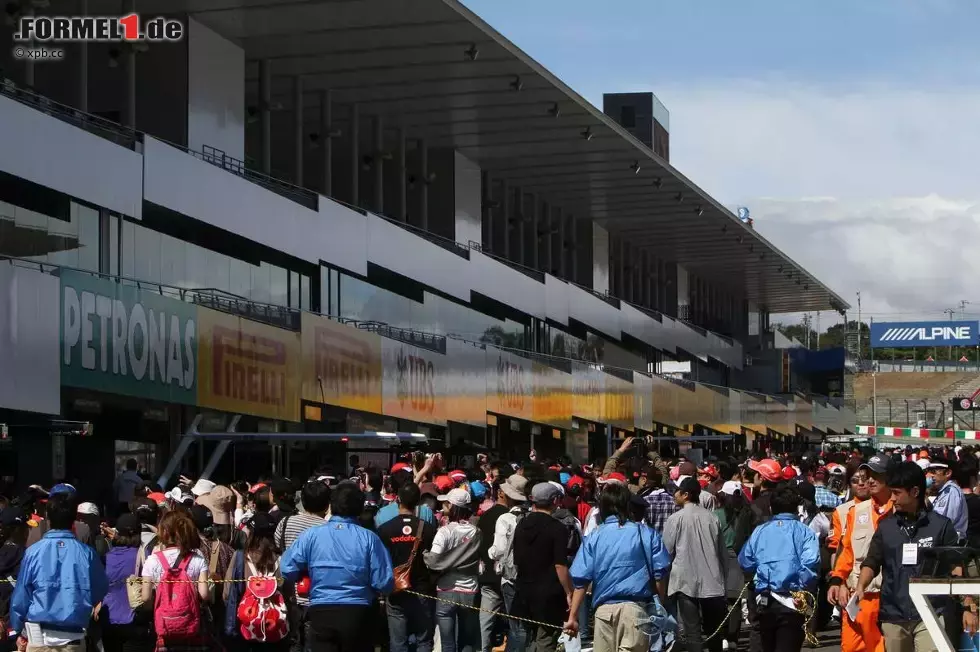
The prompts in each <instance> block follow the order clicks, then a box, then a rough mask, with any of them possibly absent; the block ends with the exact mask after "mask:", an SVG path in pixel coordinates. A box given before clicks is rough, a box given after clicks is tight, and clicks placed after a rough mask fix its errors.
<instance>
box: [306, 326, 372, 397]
mask: <svg viewBox="0 0 980 652" xmlns="http://www.w3.org/2000/svg"><path fill="white" fill-rule="evenodd" d="M313 336H314V338H315V341H314V345H313V346H314V366H315V367H316V375H317V378H318V380H319V381H320V382H322V383H323V391H324V393H325V394H327V395H330V396H355V397H362V398H370V397H373V396H375V395H376V394H377V383H378V381H379V378H378V375H377V372H376V371H375V370H374V367H375V365H374V360H375V356H374V352H373V351H372V349H371V347H370V346H369V345H368V344H366V343H365V342H364V341H362V340H360V339H358V338H356V337H348V336H346V335H344V334H342V333H340V332H338V331H337V330H334V329H329V328H315V329H314V335H313Z"/></svg>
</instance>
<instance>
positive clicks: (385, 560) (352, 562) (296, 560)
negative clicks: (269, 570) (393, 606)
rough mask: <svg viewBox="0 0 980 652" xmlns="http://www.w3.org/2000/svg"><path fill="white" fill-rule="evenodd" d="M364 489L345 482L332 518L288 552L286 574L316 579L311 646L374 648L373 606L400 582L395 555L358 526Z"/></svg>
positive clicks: (294, 578) (313, 583)
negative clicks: (392, 565) (397, 578)
mask: <svg viewBox="0 0 980 652" xmlns="http://www.w3.org/2000/svg"><path fill="white" fill-rule="evenodd" d="M363 510H364V492H362V491H361V490H360V489H358V488H357V485H356V484H354V483H353V482H349V481H348V482H341V483H340V484H338V485H337V488H336V489H335V490H334V492H333V496H332V497H331V501H330V512H331V516H330V520H329V521H327V524H326V525H323V526H320V527H315V528H310V529H309V530H307V531H305V532H303V534H301V535H300V536H299V538H298V539H296V541H295V543H293V545H292V546H290V547H289V549H288V550H286V554H284V555H283V557H282V564H281V566H280V568H281V570H282V575H283V577H285V578H286V579H288V580H290V581H293V582H295V581H297V580H299V579H300V578H301V577H302V576H303V575H307V574H308V575H309V577H310V608H309V610H308V611H307V615H306V617H307V621H308V622H309V630H308V631H309V635H310V640H309V641H308V643H309V646H310V647H311V648H312V649H314V650H318V649H326V648H327V647H328V646H330V647H329V649H332V650H338V651H340V652H349V651H354V652H362V651H366V650H373V649H374V643H373V641H372V638H371V632H372V629H371V628H372V623H371V619H372V617H373V615H374V611H373V610H372V605H373V604H374V601H375V600H376V599H377V598H378V596H379V595H381V594H388V593H391V590H392V589H393V588H394V584H395V580H394V575H393V571H392V567H391V557H390V556H389V555H388V551H387V549H385V547H384V544H383V543H381V539H379V538H378V535H377V534H375V533H374V532H372V531H371V530H368V529H365V528H363V527H361V526H360V525H358V523H357V517H358V516H360V514H361V512H362V511H363Z"/></svg>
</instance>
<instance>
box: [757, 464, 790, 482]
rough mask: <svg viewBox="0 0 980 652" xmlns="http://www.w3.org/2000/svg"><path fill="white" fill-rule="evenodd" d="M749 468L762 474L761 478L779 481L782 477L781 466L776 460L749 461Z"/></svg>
mask: <svg viewBox="0 0 980 652" xmlns="http://www.w3.org/2000/svg"><path fill="white" fill-rule="evenodd" d="M749 468H750V469H752V470H753V471H755V472H756V473H758V474H759V475H761V476H762V479H763V480H768V481H769V482H779V481H780V480H782V479H783V468H782V467H781V466H779V462H777V461H776V460H768V459H767V460H761V461H759V462H756V461H755V460H750V461H749Z"/></svg>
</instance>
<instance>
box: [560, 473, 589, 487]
mask: <svg viewBox="0 0 980 652" xmlns="http://www.w3.org/2000/svg"><path fill="white" fill-rule="evenodd" d="M583 484H585V479H584V478H582V476H579V475H573V476H572V477H570V478H569V479H568V482H566V483H565V486H566V487H568V488H569V489H571V488H572V487H579V486H581V485H583Z"/></svg>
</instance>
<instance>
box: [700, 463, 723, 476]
mask: <svg viewBox="0 0 980 652" xmlns="http://www.w3.org/2000/svg"><path fill="white" fill-rule="evenodd" d="M698 473H699V474H701V475H706V476H708V477H709V478H717V477H718V467H716V466H715V465H714V464H709V465H707V466H705V467H702V468H701V470H700V471H698Z"/></svg>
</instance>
